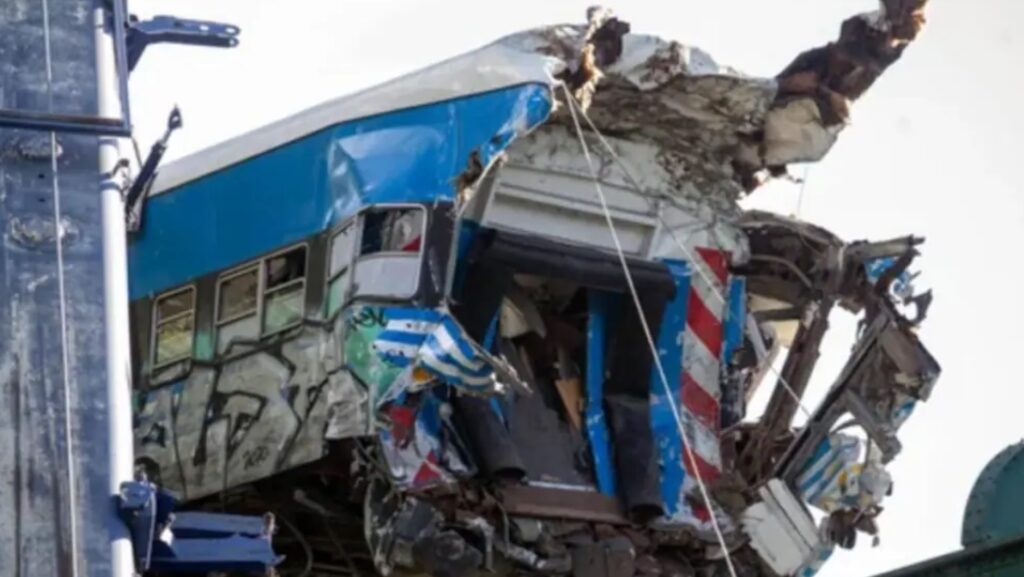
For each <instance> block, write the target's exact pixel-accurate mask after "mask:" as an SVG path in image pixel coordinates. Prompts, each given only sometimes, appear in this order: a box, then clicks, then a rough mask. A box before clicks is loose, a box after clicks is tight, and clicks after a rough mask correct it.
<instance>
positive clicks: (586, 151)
mask: <svg viewBox="0 0 1024 577" xmlns="http://www.w3.org/2000/svg"><path fill="white" fill-rule="evenodd" d="M561 87H562V89H563V90H564V91H565V97H566V100H567V101H568V104H569V112H570V114H571V115H572V120H573V125H574V126H575V128H576V134H577V136H578V137H579V141H580V147H581V148H582V150H583V156H584V158H585V159H586V161H587V166H588V168H589V169H590V173H591V177H592V178H593V182H594V189H595V190H596V191H597V196H598V199H599V200H600V201H601V209H602V211H603V212H604V217H605V222H606V224H607V225H608V231H609V232H610V233H611V236H612V242H613V244H614V245H615V252H616V253H617V254H618V257H619V264H620V265H621V266H622V272H623V274H624V275H625V278H626V284H627V286H628V287H629V292H630V295H631V296H632V298H633V304H634V306H635V307H636V309H637V316H639V317H640V326H641V327H642V328H643V331H644V338H645V339H646V340H647V345H648V347H650V350H651V356H652V357H653V359H654V364H655V366H656V367H657V369H658V375H659V377H660V380H661V384H662V387H663V388H664V390H665V394H666V398H667V399H668V406H669V408H670V409H671V410H672V416H673V418H674V419H675V422H676V427H677V428H678V430H679V435H680V437H681V438H682V440H683V449H684V451H685V453H686V458H687V459H688V461H689V463H690V466H691V468H692V469H693V473H694V478H695V479H696V481H697V487H698V489H699V490H700V494H701V498H702V499H703V501H704V504H705V506H706V507H707V508H708V511H709V513H710V515H709V517H710V520H711V527H712V529H713V530H714V532H715V537H716V538H717V540H718V544H719V546H720V547H721V549H722V556H723V558H724V560H725V564H726V567H727V568H728V570H729V574H730V576H731V577H737V573H736V567H735V566H734V565H733V562H732V555H731V554H730V553H729V547H728V545H727V544H726V542H725V536H724V534H723V533H722V528H721V526H720V525H719V523H718V517H717V513H716V510H715V506H714V503H713V502H712V501H711V495H710V494H709V492H708V489H707V486H706V484H705V483H704V479H703V478H702V476H701V473H700V468H699V467H698V465H697V459H696V457H695V456H694V454H693V449H692V443H691V442H690V439H689V438H688V435H687V433H686V427H685V426H684V425H683V420H682V415H681V414H680V412H679V406H678V404H677V402H676V399H675V396H674V395H673V394H672V389H671V387H670V386H669V384H668V377H667V376H666V374H665V367H664V366H662V363H661V357H660V356H659V355H658V348H657V346H656V345H655V344H654V336H653V335H652V333H651V327H650V326H649V325H648V323H647V317H646V315H644V310H643V304H642V303H641V302H640V295H639V294H638V293H637V290H636V286H635V284H634V283H633V274H632V272H631V271H630V269H629V263H628V262H627V261H626V255H625V252H624V251H623V249H622V243H621V241H620V240H619V234H618V231H617V230H616V228H615V223H614V221H613V220H612V215H611V210H610V209H609V208H608V201H607V199H606V198H605V194H604V190H603V189H602V188H601V182H600V180H599V178H598V174H597V170H596V169H595V168H594V162H593V159H592V158H591V156H590V148H589V147H588V146H587V143H586V139H585V138H584V136H583V128H582V127H581V126H580V121H579V118H578V116H577V110H580V109H579V107H578V105H577V103H576V99H575V97H573V95H572V92H571V91H570V90H569V87H568V86H567V85H566V84H565V83H562V84H561ZM580 112H582V110H580Z"/></svg>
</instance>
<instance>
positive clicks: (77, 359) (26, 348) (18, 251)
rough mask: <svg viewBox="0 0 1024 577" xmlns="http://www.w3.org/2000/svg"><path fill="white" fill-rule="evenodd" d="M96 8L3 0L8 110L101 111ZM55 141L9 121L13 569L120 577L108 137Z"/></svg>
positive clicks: (8, 484) (3, 183)
mask: <svg viewBox="0 0 1024 577" xmlns="http://www.w3.org/2000/svg"><path fill="white" fill-rule="evenodd" d="M94 5H95V4H94V1H93V0H49V2H48V3H47V4H46V6H48V7H49V10H48V14H44V10H45V8H46V7H45V6H44V3H43V2H2V3H0V64H2V65H0V103H2V105H3V106H4V107H9V108H14V109H17V110H22V111H50V112H55V113H69V114H85V115H95V114H96V112H97V110H98V107H97V99H96V93H97V84H96V50H95V29H94V27H93V24H92V18H91V15H92V10H93V7H94ZM47 20H48V21H49V28H50V30H49V35H48V38H49V39H50V46H49V54H47V52H48V51H47V44H46V40H47V37H44V33H43V30H44V23H45V22H46V21H47ZM48 55H49V57H50V64H51V69H52V76H51V78H52V81H51V82H49V83H48V82H47V77H48V75H47V74H46V70H47V56H48ZM55 138H56V141H57V146H58V148H59V149H60V151H62V152H61V153H59V154H58V158H57V160H56V162H53V159H52V157H51V154H50V151H51V140H50V139H51V134H50V133H44V132H26V131H17V130H11V129H7V128H0V224H2V226H0V385H2V386H0V406H2V407H3V409H2V410H0V446H2V447H3V450H2V451H0V518H2V522H0V575H4V576H8V575H9V576H22V577H29V576H31V577H55V576H58V575H77V576H78V577H87V576H89V577H92V576H107V577H109V576H110V575H111V573H112V555H111V546H110V540H111V539H112V536H113V535H114V534H115V533H114V528H115V527H117V525H116V524H120V523H121V521H120V519H119V518H118V517H117V511H116V508H115V506H114V500H113V495H112V491H111V480H110V471H109V468H108V464H109V462H110V457H109V445H108V443H107V439H108V438H109V433H110V431H109V416H108V413H107V393H106V387H107V369H106V330H107V329H106V327H105V326H104V308H103V304H104V303H103V293H104V285H103V243H102V236H103V235H102V232H103V231H102V216H101V198H100V194H99V184H100V177H99V174H98V171H97V166H98V158H97V138H96V137H95V136H90V135H84V134H68V133H58V134H56V135H55ZM57 190H59V199H60V202H59V204H60V206H59V212H60V217H59V220H60V223H61V224H60V226H59V229H60V230H61V232H62V234H61V236H62V242H61V244H62V247H63V252H62V255H61V259H58V256H57V251H56V240H55V237H56V234H55V231H56V230H57V229H58V227H57V226H55V222H54V221H55V212H56V209H57V206H56V204H57V199H56V197H57V194H55V193H56V191H57ZM60 261H63V267H62V268H61V267H60V264H61V262H60ZM59 274H62V275H63V293H64V297H65V303H66V304H67V307H66V309H65V310H64V313H65V315H64V319H63V320H64V321H65V323H64V326H65V328H66V329H67V330H66V333H65V332H64V331H62V322H61V321H62V318H61V316H62V315H61V312H62V311H61V307H60V306H59V302H60V297H61V287H60V283H59V278H60V277H59V276H58V275H59ZM65 336H66V339H65V338H63V337H65ZM65 360H66V361H67V364H66V365H65V363H64V361H65ZM69 422H70V427H68V423H69ZM69 442H70V446H69V445H68V443H69Z"/></svg>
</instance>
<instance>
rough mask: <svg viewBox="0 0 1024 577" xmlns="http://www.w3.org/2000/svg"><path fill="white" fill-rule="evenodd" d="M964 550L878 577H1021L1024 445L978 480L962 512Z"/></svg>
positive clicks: (997, 461)
mask: <svg viewBox="0 0 1024 577" xmlns="http://www.w3.org/2000/svg"><path fill="white" fill-rule="evenodd" d="M961 542H962V543H963V545H964V549H962V550H960V551H957V552H955V553H950V554H948V555H943V556H941V557H936V558H934V559H929V560H927V561H923V562H921V563H917V564H915V565H911V566H909V567H904V568H902V569H897V570H895V571H890V572H888V573H884V574H882V575H877V576H876V577H1024V442H1020V443H1017V444H1016V445H1011V446H1010V447H1007V448H1006V449H1004V450H1003V451H1002V452H1001V453H999V454H998V455H996V456H995V458H993V459H992V460H991V461H989V463H988V465H986V466H985V468H984V469H983V470H982V472H981V474H980V475H978V479H977V481H975V483H974V488H973V489H971V494H970V497H968V499H967V507H966V509H965V511H964V524H963V532H962V535H961Z"/></svg>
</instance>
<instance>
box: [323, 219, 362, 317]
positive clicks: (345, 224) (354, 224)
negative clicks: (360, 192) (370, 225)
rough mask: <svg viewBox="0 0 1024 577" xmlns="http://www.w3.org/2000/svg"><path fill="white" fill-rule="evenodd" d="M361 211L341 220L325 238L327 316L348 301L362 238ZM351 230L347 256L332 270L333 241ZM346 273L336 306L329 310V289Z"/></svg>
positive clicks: (325, 309) (325, 302)
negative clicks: (335, 269) (351, 237)
mask: <svg viewBox="0 0 1024 577" xmlns="http://www.w3.org/2000/svg"><path fill="white" fill-rule="evenodd" d="M361 217H362V211H360V212H358V213H356V214H355V215H353V216H351V217H350V218H347V219H345V220H343V221H342V222H341V224H340V225H338V226H337V227H335V228H334V230H333V231H332V232H331V234H330V236H328V239H327V251H326V252H327V254H326V257H327V264H326V266H325V267H324V271H325V272H326V274H325V275H324V279H325V280H324V311H325V312H326V315H327V316H328V317H332V316H334V314H336V313H337V312H338V311H340V310H341V309H342V308H344V306H345V303H346V302H348V296H349V292H350V291H351V289H352V281H353V279H354V278H355V274H353V273H354V272H355V271H354V269H355V265H356V261H357V260H358V258H359V251H360V249H361V245H362V240H363V227H362V222H363V221H362V218H361ZM350 229H351V231H352V234H353V235H354V236H353V239H352V241H351V244H350V245H349V250H348V253H349V254H348V258H347V259H346V260H345V261H343V262H342V263H341V264H340V265H339V269H338V270H337V271H332V270H331V268H332V267H333V266H334V263H335V261H334V243H335V241H336V240H337V239H338V237H339V236H341V235H342V233H344V232H345V231H347V230H350ZM344 275H348V276H347V278H346V280H345V283H344V285H343V286H342V287H341V288H340V289H339V290H340V293H341V294H340V295H339V297H338V307H337V309H336V310H334V311H332V310H331V306H330V305H331V290H332V286H333V285H334V282H335V281H337V280H339V279H340V278H341V277H342V276H344Z"/></svg>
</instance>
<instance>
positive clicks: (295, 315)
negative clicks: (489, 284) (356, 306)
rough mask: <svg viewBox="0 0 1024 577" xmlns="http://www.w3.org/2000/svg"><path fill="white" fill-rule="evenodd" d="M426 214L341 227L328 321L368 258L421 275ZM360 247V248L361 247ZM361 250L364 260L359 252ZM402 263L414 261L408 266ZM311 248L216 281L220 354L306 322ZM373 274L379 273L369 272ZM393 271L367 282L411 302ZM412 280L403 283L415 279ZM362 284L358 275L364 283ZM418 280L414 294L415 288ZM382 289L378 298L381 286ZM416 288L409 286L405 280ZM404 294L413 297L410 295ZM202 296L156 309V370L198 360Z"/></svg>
mask: <svg viewBox="0 0 1024 577" xmlns="http://www.w3.org/2000/svg"><path fill="white" fill-rule="evenodd" d="M425 220H426V219H425V211H424V210H423V209H420V208H415V209H409V208H403V209H378V210H372V211H369V212H367V213H365V214H364V215H362V217H361V218H358V219H354V220H353V221H352V222H350V223H349V224H347V225H346V226H344V227H342V228H341V229H340V230H339V231H337V232H336V233H335V234H334V236H333V237H332V238H331V245H330V251H329V262H328V268H327V306H326V309H327V314H328V316H330V315H333V314H334V313H335V312H337V310H338V309H340V308H341V306H342V304H343V303H344V301H345V300H346V298H347V297H348V294H347V290H348V288H349V286H350V276H351V275H350V274H349V273H350V271H351V269H352V268H353V266H354V264H355V261H356V260H357V258H358V259H362V258H363V257H367V256H373V255H375V254H377V253H381V255H394V256H399V257H414V258H413V259H412V264H413V265H414V266H413V267H406V270H407V271H408V272H409V273H410V274H411V273H412V272H413V271H414V270H416V269H417V268H418V258H415V257H418V255H419V253H420V243H421V239H422V237H423V233H424V225H425ZM356 238H360V239H361V242H359V243H356V242H355V239H356ZM357 245H358V252H357V251H356V248H357ZM403 260H409V259H408V258H406V259H403ZM306 265H307V247H306V246H305V245H300V246H296V247H293V248H289V249H287V250H285V251H282V252H280V253H277V254H274V255H271V256H269V257H266V258H263V259H260V260H258V261H256V262H252V263H249V264H246V265H243V266H242V267H239V268H237V269H234V270H232V271H229V272H227V273H225V274H224V275H222V276H221V277H220V278H219V279H218V281H217V297H216V308H215V313H214V314H215V319H216V322H215V325H216V335H217V336H216V339H217V340H216V342H217V353H218V354H223V353H224V352H226V350H227V348H228V347H229V346H230V344H231V342H232V341H239V340H242V341H244V340H249V341H251V340H256V339H259V338H261V337H265V336H269V335H273V334H275V333H279V332H281V331H283V330H285V329H288V328H290V327H293V326H295V325H296V324H298V323H299V322H301V321H302V318H303V315H304V313H305V295H306ZM366 268H367V269H370V268H372V267H366ZM394 271H395V269H394V268H393V267H392V268H391V269H390V271H389V270H380V271H374V272H376V274H372V275H371V277H370V278H368V279H367V281H368V282H367V284H368V285H371V286H369V287H367V288H368V289H369V291H364V292H365V293H366V294H370V295H372V294H378V295H380V296H388V297H405V296H408V297H411V296H413V295H412V294H403V291H402V290H399V291H398V292H389V291H391V290H392V289H393V288H395V287H397V286H399V285H401V284H402V283H401V282H398V283H395V282H394V277H395V275H393V274H387V273H388V272H392V273H393V272H394ZM410 274H406V275H399V276H404V277H409V276H410ZM357 276H358V275H357ZM416 280H417V279H415V278H412V280H411V282H412V283H413V284H412V285H411V287H412V293H414V292H415V286H416V285H415V282H416ZM375 281H376V282H377V283H378V284H381V283H383V285H384V286H381V287H379V288H377V290H375V287H374V286H372V285H373V284H374V282H375ZM405 282H406V283H409V282H410V280H408V279H407V280H405ZM404 292H408V290H405V291H404ZM195 299H196V290H195V287H193V286H189V287H185V288H182V289H179V290H175V291H173V292H170V293H166V294H164V295H161V296H160V297H158V298H157V299H156V300H155V301H154V305H153V340H152V351H153V353H152V354H153V366H154V367H162V366H166V365H170V364H173V363H177V362H180V361H183V360H186V359H189V358H191V357H192V352H193V345H194V335H195V309H196V303H195Z"/></svg>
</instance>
